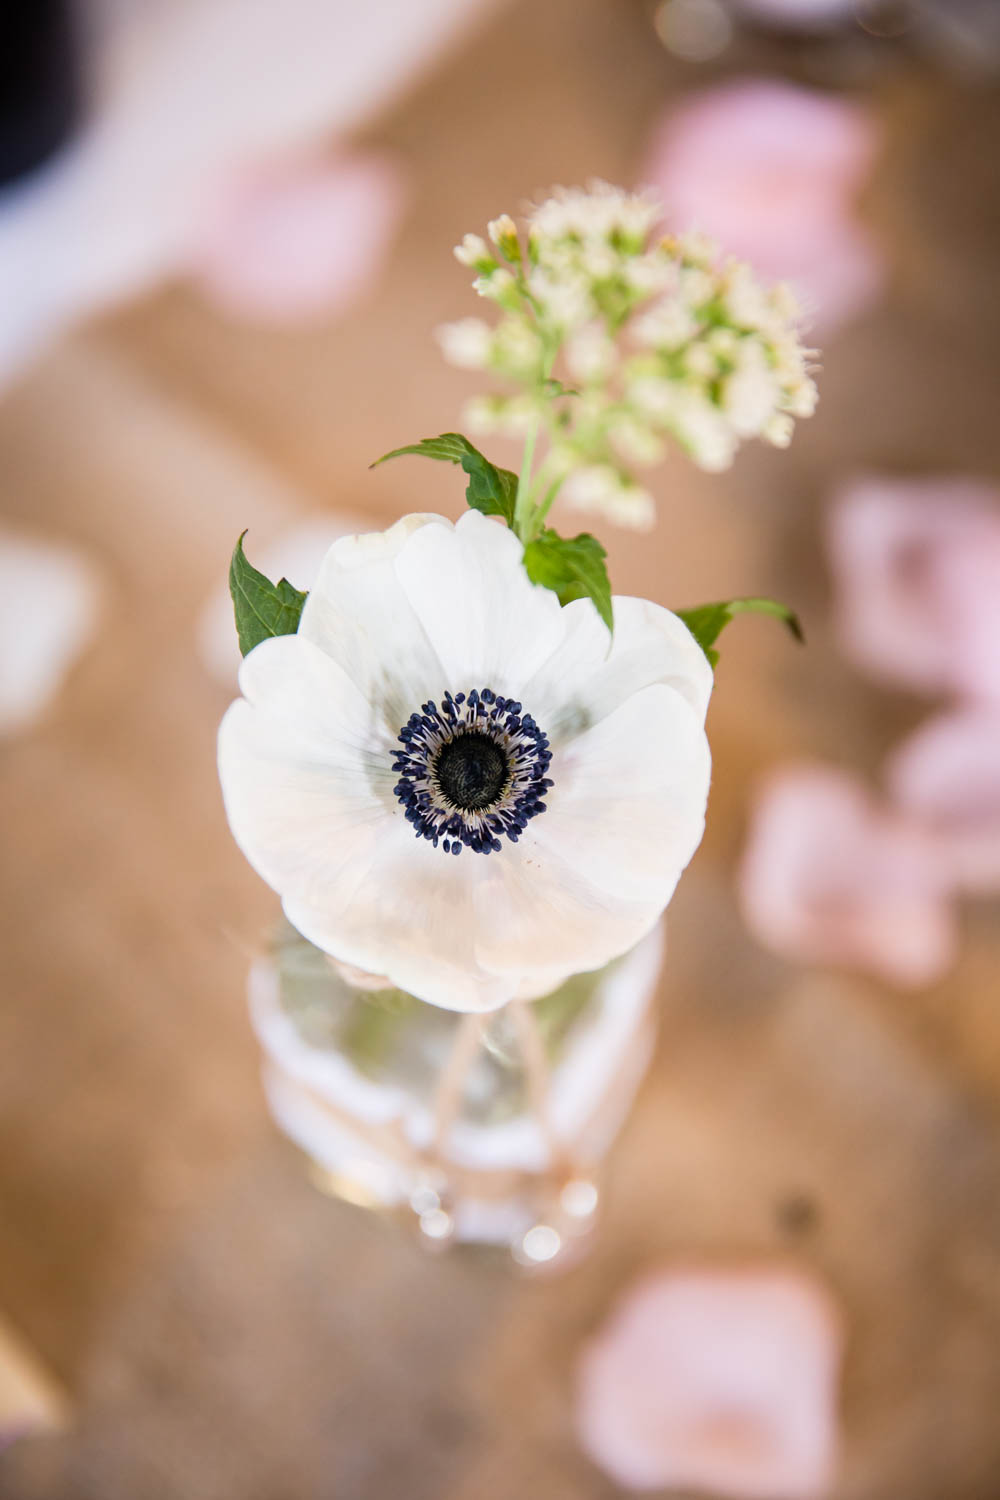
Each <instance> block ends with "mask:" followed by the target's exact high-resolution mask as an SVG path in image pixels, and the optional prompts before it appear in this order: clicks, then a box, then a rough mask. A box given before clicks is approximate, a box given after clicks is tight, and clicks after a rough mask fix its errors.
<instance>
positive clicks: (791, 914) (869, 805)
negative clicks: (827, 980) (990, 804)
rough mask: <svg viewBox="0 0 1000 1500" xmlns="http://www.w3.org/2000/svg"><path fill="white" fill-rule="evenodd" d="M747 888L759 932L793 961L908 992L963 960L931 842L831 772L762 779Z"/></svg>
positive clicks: (743, 894)
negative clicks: (868, 977) (866, 976)
mask: <svg viewBox="0 0 1000 1500" xmlns="http://www.w3.org/2000/svg"><path fill="white" fill-rule="evenodd" d="M738 883H739V895H740V901H741V905H742V908H743V915H744V919H745V920H746V923H747V926H748V927H749V928H750V931H751V932H752V933H753V934H754V936H755V937H756V938H757V940H758V941H759V942H761V943H763V944H764V946H765V947H768V948H772V949H773V950H774V951H775V952H776V953H780V954H782V955H783V956H784V957H786V958H790V959H793V960H795V961H798V962H801V963H812V964H834V965H843V966H844V967H848V968H857V969H863V970H867V971H869V972H870V973H872V974H875V975H877V976H879V977H880V978H882V979H884V980H887V981H888V982H889V983H891V984H896V985H900V986H904V987H909V986H917V985H922V984H929V983H931V982H932V981H933V980H935V979H937V978H938V977H939V976H940V975H941V974H943V973H944V972H945V970H946V969H947V968H948V966H949V964H950V963H951V962H952V960H953V958H954V954H955V943H956V938H955V931H954V924H953V917H952V912H951V908H950V905H949V903H948V899H947V889H948V882H947V878H946V875H945V872H944V871H943V870H942V868H941V862H940V860H939V859H938V856H937V851H936V849H935V847H934V843H933V841H932V840H931V839H930V838H929V837H928V836H927V835H926V834H925V833H924V832H923V830H922V829H921V828H920V827H919V826H917V825H914V824H913V823H911V822H910V821H908V820H907V819H905V818H903V817H901V816H900V815H898V814H897V813H894V812H892V811H888V810H882V809H880V808H878V807H877V806H875V804H874V803H873V801H872V800H871V798H870V797H869V796H868V794H867V792H866V791H865V789H864V788H863V787H862V786H860V785H859V784H857V783H855V782H854V781H853V780H852V779H851V778H850V777H849V776H846V775H844V774H843V773H842V772H839V771H837V770H834V769H832V768H827V767H822V766H794V767H789V768H787V769H785V770H783V771H781V772H779V773H778V774H776V775H775V776H774V777H773V778H772V779H771V781H770V783H768V784H766V785H765V786H764V788H763V789H762V791H761V793H760V795H759V797H758V800H757V803H756V806H755V808H754V812H753V819H752V824H751V828H750V834H749V839H748V843H747V848H746V852H745V854H744V858H743V863H742V866H741V869H740V872H739V877H738Z"/></svg>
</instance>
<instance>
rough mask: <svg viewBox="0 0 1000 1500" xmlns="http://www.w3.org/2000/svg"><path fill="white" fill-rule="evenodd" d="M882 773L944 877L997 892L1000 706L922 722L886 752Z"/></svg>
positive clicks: (983, 891) (964, 886)
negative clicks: (927, 839)
mask: <svg viewBox="0 0 1000 1500" xmlns="http://www.w3.org/2000/svg"><path fill="white" fill-rule="evenodd" d="M886 780H887V784H888V788H889V794H890V796H891V797H892V799H893V801H894V802H895V804H896V806H897V807H899V808H900V809H901V810H902V811H903V812H904V813H905V814H906V815H907V816H908V817H910V818H911V819H913V820H914V821H915V822H919V823H920V824H921V825H922V826H923V828H924V829H926V831H927V833H928V835H929V836H930V837H931V838H932V840H933V842H934V848H935V851H936V854H937V858H938V860H939V861H940V864H941V869H942V873H943V877H944V878H945V879H946V880H948V881H949V882H950V883H952V884H953V885H954V886H955V887H956V888H957V889H960V890H965V891H970V892H974V893H976V894H981V895H996V894H997V893H1000V707H992V706H991V707H985V708H977V707H971V708H962V709H958V710H957V711H956V712H955V713H952V714H948V715H943V716H942V717H941V718H937V719H932V720H931V721H930V722H929V723H927V724H924V725H922V726H921V728H920V729H918V730H917V731H916V733H915V734H914V735H912V736H911V737H910V739H908V740H906V741H905V742H904V743H903V744H902V745H901V746H900V747H899V748H898V749H897V750H896V752H895V753H894V754H893V755H892V757H891V758H890V760H889V763H888V766H887V767H886Z"/></svg>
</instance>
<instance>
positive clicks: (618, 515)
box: [563, 464, 656, 531]
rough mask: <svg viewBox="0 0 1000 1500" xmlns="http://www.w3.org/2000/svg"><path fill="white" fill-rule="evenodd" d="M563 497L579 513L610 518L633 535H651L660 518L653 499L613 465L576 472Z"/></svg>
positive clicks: (601, 465)
mask: <svg viewBox="0 0 1000 1500" xmlns="http://www.w3.org/2000/svg"><path fill="white" fill-rule="evenodd" d="M563 495H564V497H565V499H566V500H567V501H568V503H569V504H570V505H573V506H575V507H576V509H577V510H582V511H588V512H590V513H592V514H596V515H602V516H607V517H608V519H609V520H611V521H614V522H615V523H616V524H617V525H619V526H626V527H629V528H630V529H631V530H633V531H648V530H649V528H650V527H651V526H652V524H653V521H654V520H655V517H656V507H655V505H654V504H653V497H652V495H650V494H649V493H648V492H647V491H646V490H644V489H641V488H640V487H639V485H637V484H631V483H630V482H629V481H628V480H626V479H625V478H623V476H622V475H621V474H620V473H619V472H618V470H617V469H614V468H612V466H611V465H610V464H594V465H592V466H591V467H589V468H583V469H574V470H573V472H572V473H571V474H570V476H569V478H568V479H567V481H566V484H565V487H564V489H563Z"/></svg>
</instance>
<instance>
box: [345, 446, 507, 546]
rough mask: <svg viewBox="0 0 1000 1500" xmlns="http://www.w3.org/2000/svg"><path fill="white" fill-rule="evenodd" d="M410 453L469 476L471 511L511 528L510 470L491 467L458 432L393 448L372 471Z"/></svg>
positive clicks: (375, 464) (378, 461)
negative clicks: (458, 468) (497, 518)
mask: <svg viewBox="0 0 1000 1500" xmlns="http://www.w3.org/2000/svg"><path fill="white" fill-rule="evenodd" d="M410 453H412V454H416V455H417V456H418V457H420V458H434V459H437V460H439V461H440V462H442V463H449V464H459V465H460V466H461V467H462V468H463V469H464V470H465V472H466V474H467V475H468V476H469V483H468V486H467V488H466V491H465V498H466V500H467V502H468V504H469V505H470V506H471V507H472V509H473V510H478V511H481V512H482V513H483V515H484V516H502V517H503V519H504V520H505V521H506V522H507V525H508V526H513V524H514V501H515V499H516V498H517V475H516V474H512V473H511V471H510V469H498V468H497V466H496V465H495V464H491V463H490V461H489V459H488V458H487V457H486V456H485V454H482V453H480V451H479V449H478V448H476V447H475V446H474V445H473V444H472V443H470V442H469V439H468V438H467V437H463V436H462V434H461V433H460V432H442V433H441V435H440V437H436V438H423V439H422V440H421V441H420V442H419V443H409V444H408V445H407V446H406V447H405V448H393V450H392V452H391V453H383V455H382V457H381V458H377V459H376V460H375V462H374V463H373V464H372V465H371V468H373V469H375V468H377V467H378V465H379V464H384V463H387V462H388V460H389V459H390V458H402V457H403V456H404V455H406V454H410Z"/></svg>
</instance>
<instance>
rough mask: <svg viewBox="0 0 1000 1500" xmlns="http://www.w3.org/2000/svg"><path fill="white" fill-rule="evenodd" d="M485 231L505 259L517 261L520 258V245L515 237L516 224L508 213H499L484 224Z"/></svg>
mask: <svg viewBox="0 0 1000 1500" xmlns="http://www.w3.org/2000/svg"><path fill="white" fill-rule="evenodd" d="M486 232H487V234H488V235H489V237H490V239H491V240H492V241H493V243H494V245H496V246H497V248H498V250H499V251H500V253H501V255H504V256H506V258H507V260H509V261H511V262H517V261H519V260H520V259H521V246H520V243H519V241H518V238H517V225H516V224H515V223H514V220H513V219H512V218H511V216H510V214H501V215H500V217H499V218H498V219H491V220H490V222H489V223H488V224H487V226H486Z"/></svg>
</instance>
